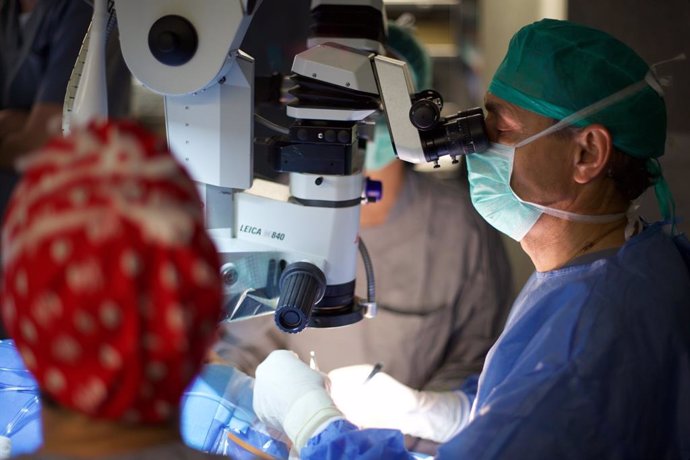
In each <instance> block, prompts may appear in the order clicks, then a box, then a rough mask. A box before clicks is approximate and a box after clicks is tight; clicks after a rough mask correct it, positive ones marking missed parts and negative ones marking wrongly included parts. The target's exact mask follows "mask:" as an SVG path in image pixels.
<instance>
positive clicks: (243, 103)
mask: <svg viewBox="0 0 690 460" xmlns="http://www.w3.org/2000/svg"><path fill="white" fill-rule="evenodd" d="M96 1H104V0H96ZM262 2H263V0H256V1H252V0H203V1H199V2H189V1H186V0H147V1H146V2H140V1H138V0H115V10H116V12H117V18H118V25H119V28H120V42H121V48H122V52H123V56H124V58H125V61H126V63H127V65H128V67H129V68H130V70H131V71H132V74H133V75H134V76H135V77H136V78H137V79H138V80H140V81H141V82H142V83H143V85H144V86H145V87H147V88H149V89H150V90H151V91H154V92H156V93H159V94H161V95H163V96H164V98H165V119H166V130H167V136H168V142H169V145H170V148H171V150H172V152H173V153H174V154H175V155H176V156H177V158H178V159H179V160H180V161H181V162H182V163H183V164H184V165H186V167H187V168H188V170H189V172H190V173H191V175H192V177H193V178H194V180H195V181H196V182H197V183H198V188H199V192H200V194H201V196H202V199H203V202H204V206H205V215H206V222H207V228H208V231H209V233H210V235H211V236H212V237H213V240H214V242H215V243H216V245H217V249H218V251H219V253H220V255H221V259H222V262H223V266H222V268H221V271H222V275H223V279H224V282H225V299H226V310H227V313H228V320H236V319H242V318H247V317H252V316H256V315H259V314H272V313H274V312H275V318H276V323H277V325H278V327H279V328H281V329H282V330H284V331H286V332H299V331H300V330H302V329H303V328H304V327H306V326H311V327H333V326H342V325H347V324H352V323H354V322H357V321H359V320H361V319H362V318H363V317H364V315H365V314H366V313H367V311H366V306H367V303H366V302H362V301H360V300H359V299H356V298H355V296H354V285H355V275H356V259H357V252H358V246H359V241H358V231H359V214H360V212H359V211H360V205H361V203H362V202H363V200H364V201H366V200H367V190H366V187H365V185H366V181H365V179H364V178H363V176H362V164H363V149H362V148H361V143H360V138H362V137H366V134H365V133H364V131H362V127H364V126H366V123H364V120H370V119H371V117H372V116H375V115H376V114H377V113H384V114H385V115H386V119H387V122H388V126H389V129H390V132H391V137H392V139H393V142H394V145H395V148H396V152H397V154H398V157H399V158H400V159H403V160H405V161H409V162H412V163H421V162H425V161H435V160H436V159H437V158H438V148H437V147H436V146H435V144H434V143H433V142H431V143H429V142H428V139H429V138H434V139H436V138H439V139H440V138H443V139H445V141H448V136H446V135H445V133H446V131H447V130H446V129H445V128H443V126H442V125H443V122H444V121H445V120H443V119H441V118H440V115H439V114H440V107H441V105H442V101H441V100H440V96H439V97H438V98H436V99H434V97H423V98H421V99H423V100H422V102H423V104H422V105H423V107H421V109H423V110H420V112H419V113H422V112H424V113H423V115H425V116H424V117H421V120H422V121H423V122H424V123H422V124H416V123H415V117H413V116H412V113H413V112H414V110H413V109H414V106H415V104H418V103H419V102H420V101H419V100H417V98H416V97H415V94H414V89H413V85H412V80H411V78H410V75H409V72H408V69H407V66H406V64H405V63H404V62H401V61H397V60H395V59H390V58H388V57H385V56H383V53H384V46H383V42H384V41H385V29H386V18H385V8H384V5H383V0H313V1H312V15H313V16H314V17H316V18H318V20H317V21H316V27H315V33H314V36H313V37H312V38H311V39H310V40H309V42H308V44H307V45H308V48H307V49H306V51H304V52H302V53H299V54H298V55H296V56H295V60H294V63H293V68H292V70H293V73H294V75H293V77H292V79H293V83H294V88H293V89H292V94H293V97H294V100H293V102H292V103H291V104H289V105H288V107H287V114H288V115H289V116H290V117H292V118H294V119H295V122H294V123H293V125H292V126H291V127H290V128H289V131H288V133H287V135H283V136H276V141H275V145H274V166H275V169H276V170H278V171H281V172H287V173H289V177H290V180H289V185H283V184H278V183H275V182H267V181H264V180H260V179H255V178H254V158H253V152H254V134H253V123H254V113H255V110H254V82H255V75H254V60H253V58H252V57H251V56H248V55H247V54H245V53H244V52H242V51H241V50H240V49H239V46H240V44H241V42H242V39H243V37H244V35H245V33H246V31H247V28H248V27H249V24H250V22H251V19H252V16H253V14H254V13H255V11H256V10H257V9H258V8H260V7H261V6H262ZM266 5H268V3H266ZM344 18H345V19H344ZM347 18H349V19H347ZM434 108H436V109H437V110H436V113H435V114H434V113H432V114H431V118H434V117H435V119H434V120H432V122H430V123H429V115H428V113H427V112H429V111H431V112H434ZM481 125H482V126H483V118H482V119H481ZM369 126H371V123H369ZM434 130H435V131H434ZM439 130H440V131H439ZM424 131H426V132H435V134H434V135H432V136H429V135H428V133H427V134H425V133H424ZM439 133H440V134H439ZM425 136H426V137H425ZM461 141H462V142H463V143H462V145H460V147H462V148H463V149H465V150H468V149H469V150H471V148H473V146H471V145H470V144H468V143H467V142H465V140H464V139H461ZM470 141H471V140H470ZM449 142H450V144H453V142H455V141H454V140H452V139H451V140H450V141H449ZM456 143H457V142H456ZM470 143H471V142H470ZM468 145H470V146H469V147H468ZM457 147H458V146H453V145H451V146H450V147H449V148H448V154H450V155H451V156H453V157H454V156H455V155H457V154H458V153H457V152H458V148H457ZM461 153H468V152H466V151H465V152H461ZM370 199H371V198H370Z"/></svg>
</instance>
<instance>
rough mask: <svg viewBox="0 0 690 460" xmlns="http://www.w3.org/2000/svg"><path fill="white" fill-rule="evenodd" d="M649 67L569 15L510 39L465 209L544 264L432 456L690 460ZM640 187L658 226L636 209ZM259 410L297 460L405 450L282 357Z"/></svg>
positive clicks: (683, 290)
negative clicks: (450, 433) (459, 420)
mask: <svg viewBox="0 0 690 460" xmlns="http://www.w3.org/2000/svg"><path fill="white" fill-rule="evenodd" d="M657 71H658V68H655V67H650V66H649V65H647V64H646V63H645V62H644V61H643V60H642V59H641V58H640V57H639V56H638V55H637V54H636V53H635V52H634V51H633V50H631V49H630V48H628V47H627V46H626V45H624V44H623V43H621V42H619V41H618V40H616V39H614V38H613V37H611V36H609V35H607V34H605V33H603V32H601V31H598V30H595V29H591V28H588V27H584V26H580V25H577V24H573V23H571V22H567V21H557V20H548V19H547V20H542V21H539V22H536V23H533V24H530V25H528V26H526V27H524V28H523V29H521V30H520V31H519V32H518V33H517V34H516V35H515V36H514V37H513V39H512V40H511V42H510V46H509V49H508V53H507V55H506V57H505V59H504V60H503V62H502V64H501V65H500V67H499V69H498V70H497V72H496V74H495V76H494V78H493V80H492V82H491V85H490V87H489V91H488V94H487V95H486V109H487V119H486V122H487V128H488V130H489V134H490V138H491V141H492V144H491V147H490V148H489V149H488V151H486V152H484V153H481V154H474V155H470V156H468V157H467V165H468V168H469V174H470V176H469V179H470V187H471V196H472V201H473V204H474V206H475V207H476V208H477V210H478V211H479V213H480V214H481V215H482V216H483V217H484V218H485V219H486V220H487V221H488V222H489V223H491V224H492V225H494V226H495V227H496V228H497V229H499V230H500V231H502V232H504V233H505V234H507V235H508V236H510V237H512V238H514V239H516V240H518V241H520V244H521V245H522V247H523V249H524V250H525V252H527V254H528V255H529V256H530V258H531V259H532V261H533V262H534V264H535V266H536V269H537V271H536V272H535V273H534V274H533V275H532V277H531V278H530V279H529V281H528V282H527V284H526V285H525V287H524V289H523V291H522V292H521V294H520V295H519V297H518V298H517V300H516V301H515V303H514V305H513V308H512V311H511V314H510V316H509V318H508V323H507V325H506V328H505V330H504V331H503V333H502V335H501V337H500V338H499V339H498V342H497V343H496V344H495V345H494V347H493V348H492V349H491V351H490V352H489V354H488V356H487V360H486V363H485V365H484V369H483V371H482V373H481V375H480V378H479V382H478V387H477V388H476V394H473V392H472V391H469V390H468V391H466V392H465V394H466V396H467V398H468V400H471V406H470V407H468V408H467V409H466V410H465V408H461V409H460V410H461V411H462V413H461V414H458V413H457V410H453V411H451V410H448V406H447V405H443V404H439V405H437V406H436V407H435V413H436V414H437V415H438V418H437V419H436V421H437V425H436V426H437V427H438V429H439V430H443V429H446V428H447V426H448V424H447V423H444V422H443V419H444V417H448V418H449V419H450V420H454V419H455V418H456V417H458V416H462V417H463V418H464V420H465V424H464V426H462V427H460V428H459V429H458V431H457V433H456V434H455V436H454V437H453V438H452V439H451V440H450V441H449V442H447V443H445V444H444V445H443V446H441V448H440V450H439V455H438V456H439V458H452V459H457V458H467V459H477V458H485V459H504V458H549V459H551V458H573V459H583V458H586V459H601V458H625V459H633V458H640V459H642V458H679V459H680V458H689V457H690V352H689V350H690V272H689V264H690V243H688V240H687V239H685V238H684V237H681V236H678V235H675V234H674V230H675V229H674V225H673V224H674V215H673V201H672V197H671V194H670V191H669V189H668V187H667V185H666V182H665V181H664V178H663V175H662V173H661V168H660V164H659V162H658V160H657V159H658V157H660V156H661V155H663V153H664V140H665V131H666V116H665V104H664V99H663V88H662V87H661V85H660V84H659V79H658V78H657ZM648 186H653V187H654V189H655V192H656V194H657V198H658V201H659V205H660V208H661V211H662V214H663V216H664V221H662V222H657V223H653V224H649V223H647V222H645V221H644V220H642V219H641V218H639V217H637V216H636V215H635V214H634V206H633V205H632V202H633V200H634V199H635V198H637V197H638V196H639V195H640V193H642V192H643V191H644V190H645V189H646V188H647V187H648ZM410 340H411V341H414V340H415V338H414V337H410ZM386 378H387V377H386V375H385V374H384V373H378V374H376V375H374V376H373V377H371V378H370V379H368V378H366V377H365V378H364V379H362V381H361V383H360V384H359V386H358V388H355V389H353V391H359V392H360V394H363V395H364V394H366V392H367V389H368V387H369V386H370V385H371V386H372V388H374V389H375V387H376V385H377V383H376V382H377V380H385V379H386ZM412 396H414V394H412ZM397 404H398V405H405V404H416V403H415V400H414V398H413V397H399V399H398V400H397ZM254 409H255V410H256V412H257V414H258V415H259V417H260V418H262V419H263V420H265V421H266V422H268V423H270V424H273V425H274V426H277V427H280V428H282V429H283V430H284V431H285V433H286V434H287V435H288V436H289V437H290V439H292V441H293V442H294V444H295V447H296V448H297V449H299V450H300V451H301V455H302V458H307V459H320V458H409V454H408V453H407V452H406V451H405V450H404V449H403V447H402V440H401V434H400V432H398V431H395V430H381V429H364V430H360V429H358V427H357V426H355V425H354V424H353V423H351V422H350V421H348V420H347V419H346V418H345V417H344V415H343V411H341V410H340V409H338V408H337V407H336V405H335V403H334V402H333V399H332V398H331V396H330V395H329V392H328V391H327V389H326V379H325V378H324V376H323V375H321V374H319V373H317V372H315V371H312V370H310V369H309V367H307V366H306V365H305V364H304V363H303V362H301V361H300V360H299V359H298V358H297V357H296V356H295V355H294V354H292V353H291V352H289V351H286V350H280V351H275V352H273V353H272V354H271V355H269V357H268V358H267V359H266V360H265V361H264V362H263V363H262V364H261V365H260V366H259V367H258V369H257V372H256V383H255V389H254ZM444 411H445V412H444ZM346 414H347V412H346ZM360 425H361V423H360Z"/></svg>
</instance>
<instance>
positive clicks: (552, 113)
mask: <svg viewBox="0 0 690 460" xmlns="http://www.w3.org/2000/svg"><path fill="white" fill-rule="evenodd" d="M648 71H649V66H648V65H647V64H646V63H645V62H644V61H643V60H642V58H640V57H639V56H638V55H637V54H636V53H635V52H634V51H633V50H632V49H630V48H629V47H628V46H626V45H625V44H623V43H622V42H620V41H618V40H617V39H615V38H613V37H611V36H610V35H608V34H606V33H604V32H602V31H600V30H596V29H592V28H589V27H585V26H581V25H578V24H573V23H572V22H568V21H558V20H555V19H543V20H541V21H538V22H535V23H533V24H530V25H528V26H525V27H523V28H522V29H521V30H520V31H519V32H518V33H516V34H515V35H514V36H513V38H512V40H511V41H510V46H509V47H508V53H507V54H506V57H505V58H504V59H503V62H502V63H501V65H500V66H499V68H498V70H497V71H496V74H495V75H494V78H493V80H492V81H491V85H490V86H489V92H490V93H491V94H493V95H495V96H497V97H500V98H501V99H504V100H506V101H508V102H511V103H513V104H515V105H517V106H519V107H522V108H524V109H527V110H529V111H532V112H535V113H538V114H539V115H542V116H545V117H549V118H554V119H556V120H561V119H563V118H565V117H567V116H568V115H571V114H573V113H574V112H577V111H578V110H580V109H583V108H585V107H587V106H589V105H591V104H593V103H595V102H597V101H599V100H601V99H603V98H605V97H607V96H609V95H611V94H613V93H615V92H617V91H620V90H622V89H623V88H625V87H627V86H629V85H632V84H634V83H637V82H639V81H641V80H644V79H645V76H646V75H647V72H648ZM593 123H601V124H602V125H604V126H606V127H607V128H608V129H609V131H610V132H611V135H612V137H613V144H614V145H615V146H616V147H618V148H619V149H620V150H621V151H623V152H624V153H627V154H628V155H631V156H633V157H636V158H643V159H644V158H656V157H659V156H661V155H663V153H664V143H665V140H666V106H665V103H664V100H663V98H662V97H661V96H660V95H659V94H658V93H657V92H656V91H655V90H654V89H653V88H652V87H650V86H649V85H647V86H644V88H643V89H642V90H640V91H638V92H637V93H635V94H632V95H631V96H629V97H627V98H625V99H623V100H622V101H620V102H617V103H615V104H613V105H611V106H609V107H607V108H605V109H603V110H602V111H600V112H597V113H594V114H592V115H590V116H588V117H587V118H586V119H584V120H581V121H579V122H577V123H575V125H576V126H587V125H589V124H593Z"/></svg>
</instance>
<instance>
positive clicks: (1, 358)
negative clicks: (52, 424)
mask: <svg viewBox="0 0 690 460" xmlns="http://www.w3.org/2000/svg"><path fill="white" fill-rule="evenodd" d="M38 395H39V390H38V385H37V383H36V381H35V380H34V378H33V376H32V375H31V373H29V371H28V370H27V369H26V367H25V366H24V362H23V361H22V358H21V357H20V356H19V353H17V349H16V348H15V346H14V342H13V341H12V340H0V436H5V437H8V438H10V440H11V442H12V450H11V454H12V456H16V455H21V454H26V453H31V452H34V451H35V450H37V449H38V448H39V447H40V446H41V442H42V439H43V436H42V431H41V411H40V403H39V399H38Z"/></svg>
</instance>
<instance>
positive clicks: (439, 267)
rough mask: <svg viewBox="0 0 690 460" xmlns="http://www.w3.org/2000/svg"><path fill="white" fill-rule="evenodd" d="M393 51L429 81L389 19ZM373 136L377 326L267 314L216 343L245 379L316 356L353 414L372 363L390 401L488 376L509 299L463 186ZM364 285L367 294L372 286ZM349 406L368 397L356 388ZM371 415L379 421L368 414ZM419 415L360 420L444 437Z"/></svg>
mask: <svg viewBox="0 0 690 460" xmlns="http://www.w3.org/2000/svg"><path fill="white" fill-rule="evenodd" d="M386 46H387V49H388V50H389V52H390V54H391V55H392V56H393V57H395V58H397V59H401V60H404V61H405V62H407V63H408V65H409V68H410V70H411V75H412V77H413V80H414V81H415V86H416V88H417V89H419V90H422V89H424V88H428V87H429V86H430V85H431V79H432V68H431V59H430V57H429V55H428V53H427V52H426V50H425V49H424V47H423V45H422V44H421V43H420V42H419V41H418V40H417V39H416V38H415V37H414V35H413V34H412V32H411V31H410V30H409V28H407V27H403V26H400V25H398V24H396V23H394V22H389V24H388V37H387V43H386ZM375 130H376V135H375V138H374V140H373V141H371V142H368V143H367V150H366V156H365V169H366V171H365V173H366V174H367V175H368V176H370V177H371V178H373V179H376V180H380V181H382V183H383V190H384V194H383V199H382V201H380V202H378V203H374V204H368V205H366V206H363V207H362V216H361V233H360V236H361V237H362V238H363V240H364V242H365V243H366V245H367V248H368V251H369V253H370V254H371V258H372V260H373V263H374V267H375V274H376V299H377V303H378V306H379V311H378V314H377V316H376V318H374V319H369V320H364V321H361V322H359V323H357V324H354V325H351V326H348V327H342V328H336V329H333V328H330V329H318V328H314V329H312V328H308V329H307V330H305V331H303V332H300V333H299V334H286V333H284V332H281V331H279V330H278V329H277V328H276V326H275V321H274V319H273V317H272V316H265V317H262V318H253V319H251V320H249V321H241V322H234V323H225V324H223V330H224V332H225V334H224V337H223V340H221V341H220V343H219V344H218V345H217V346H216V347H215V350H216V352H217V353H218V354H219V355H220V356H221V357H222V358H223V359H224V360H225V361H226V362H229V363H232V364H233V365H234V366H237V367H238V368H239V369H241V370H243V371H245V372H247V373H249V374H254V371H255V369H256V366H258V365H259V363H261V361H262V360H263V359H265V358H266V357H267V356H268V354H269V353H270V352H271V351H273V350H275V349H281V348H286V349H291V350H293V351H295V352H296V353H298V354H299V355H300V356H302V357H303V358H307V357H309V356H310V354H309V353H310V351H311V350H315V351H316V355H317V356H316V361H317V364H318V366H319V368H320V369H321V370H322V371H326V372H328V371H332V373H331V374H330V376H331V382H332V384H333V389H334V390H337V389H341V388H342V389H343V390H344V391H343V392H339V394H341V395H342V398H341V401H339V402H342V404H344V405H347V406H349V404H348V394H347V393H346V392H345V390H346V389H348V388H350V387H351V383H352V382H357V383H360V382H361V381H362V380H363V379H364V378H366V375H367V374H368V373H369V372H370V371H371V369H372V366H373V365H374V364H375V363H377V362H378V363H382V364H383V368H384V370H385V371H386V373H387V374H388V375H390V386H388V387H386V388H383V387H382V388H381V391H382V392H384V393H387V394H388V395H389V396H390V395H391V394H392V393H390V391H393V390H395V389H402V390H403V391H404V390H405V389H406V388H407V389H409V390H410V393H409V394H411V393H412V392H413V390H412V389H415V390H414V391H416V390H424V395H425V396H429V395H430V394H429V393H427V391H440V390H452V389H454V388H458V387H459V386H460V385H462V384H463V382H464V381H465V380H466V379H467V378H468V377H470V376H471V375H473V374H477V373H478V372H480V371H481V369H482V365H483V364H484V358H485V357H486V353H487V352H488V351H489V348H490V347H491V345H493V344H494V342H495V341H496V339H497V338H498V336H499V334H500V332H501V330H502V329H503V325H504V324H505V320H506V317H507V315H508V309H509V307H510V304H511V301H512V295H511V286H512V284H511V276H510V268H509V264H508V259H507V257H506V254H505V251H504V249H503V245H502V243H501V240H500V235H499V234H498V232H496V231H495V230H494V229H493V228H491V227H490V226H489V225H488V224H487V223H486V222H484V221H483V220H482V218H481V217H480V216H479V215H478V214H477V212H476V211H475V210H474V209H473V208H472V203H471V201H470V197H469V193H468V188H467V185H466V183H460V180H458V179H455V180H454V181H450V180H449V181H441V180H440V179H438V178H436V177H430V175H429V174H428V173H422V172H418V171H414V170H413V168H412V167H411V165H409V164H406V163H404V162H401V161H397V160H396V157H395V151H394V149H393V145H392V144H391V139H390V135H389V134H388V127H387V126H386V123H385V120H383V119H379V120H378V121H377V122H376V129H375ZM359 269H360V272H359V273H358V275H359V278H358V280H364V279H365V276H364V270H363V266H360V267H359ZM358 286H359V287H360V288H363V289H362V292H360V293H359V294H361V295H363V296H364V295H365V291H364V287H366V283H364V282H362V283H358ZM411 335H412V336H414V337H416V339H415V341H410V340H409V337H410V336H411ZM344 350H346V351H344ZM369 394H372V395H373V393H369ZM353 399H354V400H355V401H362V400H361V395H360V394H359V392H356V394H353ZM375 399H376V401H379V402H380V403H381V404H385V403H386V402H387V400H386V399H381V398H375ZM443 401H444V403H446V404H452V405H454V407H461V406H462V405H468V401H467V400H466V398H464V397H463V395H462V394H459V393H458V394H452V393H448V394H445V395H444V398H443ZM374 407H375V408H380V406H378V405H377V406H374ZM369 408H371V406H369ZM353 409H356V408H354V407H353ZM374 413H376V414H378V416H377V419H376V420H368V419H367V418H366V414H374ZM414 413H415V414H418V416H417V417H415V418H414V419H413V420H411V419H410V415H411V414H408V413H406V412H405V411H404V410H403V409H402V408H401V411H400V413H391V412H384V411H382V410H374V411H372V410H369V409H367V410H366V412H365V413H363V414H361V415H362V416H363V417H358V420H359V421H361V422H362V423H376V425H377V426H381V427H386V428H399V429H401V430H402V431H403V433H404V434H407V435H411V436H414V437H417V438H420V439H425V440H431V441H434V442H443V441H446V440H447V438H446V437H445V436H444V433H440V432H438V431H436V430H431V429H429V423H428V421H426V420H424V418H423V417H422V416H421V414H431V413H432V412H431V411H427V410H417V409H416V410H414ZM349 415H354V414H349ZM355 417H356V416H355ZM194 419H195V420H199V417H194ZM445 421H446V422H448V423H449V424H450V420H447V419H446V420H445ZM457 423H462V420H460V419H458V420H457ZM451 431H452V429H450V430H448V432H451ZM408 441H409V442H415V443H416V445H415V446H414V449H415V450H417V451H420V450H422V449H424V451H426V452H435V447H436V446H435V445H431V444H430V443H424V444H425V445H422V443H421V442H416V441H413V440H412V439H410V440H408Z"/></svg>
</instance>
